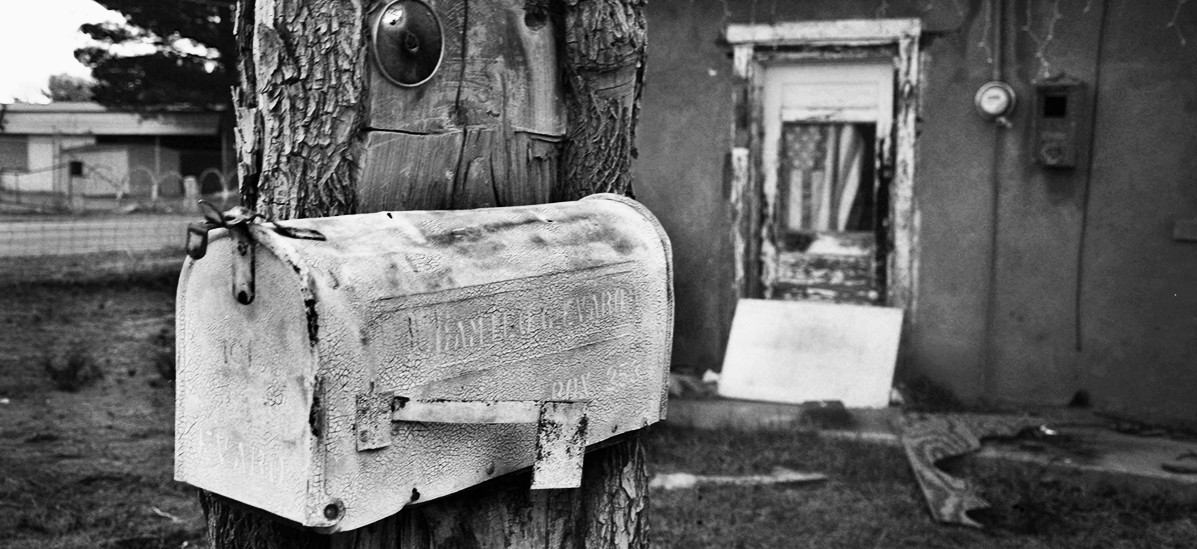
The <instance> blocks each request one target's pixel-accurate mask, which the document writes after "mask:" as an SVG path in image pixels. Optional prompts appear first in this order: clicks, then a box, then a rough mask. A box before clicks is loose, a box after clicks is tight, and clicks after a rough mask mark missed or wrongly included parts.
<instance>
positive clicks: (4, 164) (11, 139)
mask: <svg viewBox="0 0 1197 549" xmlns="http://www.w3.org/2000/svg"><path fill="white" fill-rule="evenodd" d="M0 171H4V172H27V171H29V141H28V140H27V139H26V138H24V137H17V136H11V135H0Z"/></svg>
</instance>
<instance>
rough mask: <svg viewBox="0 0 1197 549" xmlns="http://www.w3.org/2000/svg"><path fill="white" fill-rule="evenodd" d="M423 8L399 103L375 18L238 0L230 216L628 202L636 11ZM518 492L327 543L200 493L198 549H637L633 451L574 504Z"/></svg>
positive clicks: (433, 506)
mask: <svg viewBox="0 0 1197 549" xmlns="http://www.w3.org/2000/svg"><path fill="white" fill-rule="evenodd" d="M427 1H428V4H429V5H431V6H432V7H433V8H434V9H436V10H437V11H438V13H439V14H440V16H441V18H442V23H443V25H444V27H445V46H446V52H445V61H444V64H443V65H442V67H441V70H440V71H439V73H438V76H436V77H435V78H434V79H433V81H431V82H430V83H429V84H428V86H427V87H426V89H417V90H411V89H400V88H394V87H388V86H387V85H386V84H385V83H384V82H383V81H382V80H381V79H380V78H379V76H378V75H377V74H376V71H374V69H373V68H372V66H371V65H370V60H369V58H368V56H367V53H366V52H367V51H368V48H367V41H368V33H369V22H370V17H371V15H372V14H373V13H374V10H375V9H376V8H378V7H380V5H381V4H382V2H379V1H377V0H241V2H240V3H239V6H238V10H237V14H238V20H237V31H236V32H237V38H238V43H239V45H240V47H241V51H239V52H238V61H239V68H240V69H241V79H242V80H241V86H240V88H239V89H238V90H234V103H235V105H236V110H237V129H238V131H237V139H238V160H239V163H238V172H239V175H240V177H241V181H242V198H243V202H244V203H245V205H246V206H248V207H250V208H252V209H255V210H257V211H258V212H260V213H263V214H265V215H267V216H269V217H272V218H276V219H287V218H293V217H317V216H326V215H341V214H349V213H359V212H369V211H380V210H394V209H437V208H469V207H479V206H508V205H517V204H528V203H537V202H545V201H549V200H572V199H577V198H580V197H582V196H584V195H587V194H591V193H595V192H616V193H623V194H630V193H631V179H630V175H629V167H630V162H631V157H632V156H634V154H635V149H634V147H633V138H634V129H635V125H636V120H637V116H638V110H639V98H640V90H641V87H642V79H643V67H644V55H645V36H646V33H645V21H644V15H643V8H644V1H643V0H485V1H482V2H479V1H478V0H474V1H473V2H471V0H427ZM545 29H547V30H545ZM545 33H548V34H545ZM529 484H530V475H529V474H527V473H522V474H514V475H508V476H506V477H503V478H499V479H496V480H494V481H491V482H488V483H486V484H483V485H480V486H477V487H475V488H473V489H471V490H468V491H466V492H463V493H460V494H455V495H453V496H449V497H446V498H441V499H439V500H435V501H432V502H429V503H426V504H422V505H418V506H415V507H412V508H409V509H406V510H404V511H403V512H401V513H399V514H398V515H395V516H393V517H391V518H388V519H386V520H383V521H380V522H378V523H376V524H373V525H370V526H367V527H365V528H361V529H359V530H355V531H351V532H345V533H340V534H334V535H332V536H325V535H320V534H316V533H314V532H311V531H308V530H305V529H302V528H300V527H299V526H298V525H295V524H293V523H290V522H287V521H284V520H281V519H277V518H275V517H273V516H271V515H268V514H266V513H263V512H260V511H258V510H256V509H253V508H250V507H247V506H245V505H241V504H239V503H236V502H233V501H231V500H228V499H226V498H223V497H221V496H218V495H215V494H211V493H206V492H204V493H202V494H201V502H202V504H203V507H204V511H205V514H206V516H207V522H208V534H209V537H210V539H211V542H212V546H213V547H215V548H231V547H251V548H262V549H267V548H271V549H272V548H309V547H310V548H325V547H338V548H362V549H365V548H382V547H404V548H406V547H533V546H534V547H579V548H580V547H597V548H602V547H646V546H647V545H648V523H647V517H646V514H645V511H646V505H647V474H646V471H645V466H644V450H643V447H642V445H641V443H640V440H639V438H638V436H635V435H632V436H628V437H625V438H622V439H620V440H617V441H615V442H614V443H612V444H610V445H608V446H606V447H605V448H602V449H598V450H595V451H593V452H591V453H589V454H588V455H587V457H586V465H585V470H584V472H583V484H582V488H580V489H577V490H551V491H536V492H532V491H530V490H529V489H528V486H529Z"/></svg>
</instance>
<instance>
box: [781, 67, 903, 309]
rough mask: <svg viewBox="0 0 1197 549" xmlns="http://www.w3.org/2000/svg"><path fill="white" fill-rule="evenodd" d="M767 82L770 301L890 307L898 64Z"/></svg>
mask: <svg viewBox="0 0 1197 549" xmlns="http://www.w3.org/2000/svg"><path fill="white" fill-rule="evenodd" d="M763 73H764V74H763V79H764V82H763V85H764V109H763V113H762V114H763V120H764V133H765V135H764V143H763V145H764V150H763V163H764V176H765V177H764V186H763V190H764V195H765V196H764V205H765V212H764V216H763V220H762V224H763V227H762V229H763V230H762V231H761V232H760V234H761V235H762V236H761V238H762V242H761V278H762V280H761V282H762V288H763V293H764V297H766V298H769V299H797V300H820V301H832V302H837V303H858V304H871V305H883V304H885V303H884V300H885V295H886V291H885V290H886V288H885V284H886V269H885V265H886V249H887V248H888V245H887V244H888V243H887V237H886V235H887V231H886V226H887V215H888V211H889V188H888V184H887V181H886V177H885V170H883V169H882V167H883V162H882V159H884V158H888V157H889V156H888V147H889V144H890V139H889V135H890V129H891V128H892V126H893V124H892V120H893V97H894V94H893V90H894V67H893V62H892V61H891V60H885V61H869V62H851V63H848V62H837V63H802V64H784V65H768V66H766V67H765V70H764V71H763Z"/></svg>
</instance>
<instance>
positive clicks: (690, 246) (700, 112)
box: [635, 0, 1197, 421]
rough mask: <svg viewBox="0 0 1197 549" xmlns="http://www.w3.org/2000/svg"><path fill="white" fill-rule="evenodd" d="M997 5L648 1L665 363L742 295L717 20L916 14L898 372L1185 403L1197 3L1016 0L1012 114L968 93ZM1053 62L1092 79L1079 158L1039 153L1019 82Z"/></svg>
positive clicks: (643, 185)
mask: <svg viewBox="0 0 1197 549" xmlns="http://www.w3.org/2000/svg"><path fill="white" fill-rule="evenodd" d="M988 6H989V4H988V3H987V2H985V1H982V0H957V1H955V2H953V1H951V0H933V1H919V2H832V1H830V0H826V1H804V2H800V3H799V2H780V1H779V2H739V3H736V2H728V3H724V2H718V1H713V0H712V1H704V0H694V1H692V2H676V1H666V0H662V1H659V2H650V3H649V8H648V9H649V44H650V47H649V51H650V54H649V62H648V67H647V88H646V90H645V94H644V104H643V105H644V110H643V118H642V122H641V126H640V129H639V133H638V146H639V150H640V158H639V160H638V161H637V163H636V165H635V173H636V176H637V185H636V192H637V195H638V197H639V198H640V199H641V200H643V201H644V202H645V203H646V204H648V205H649V207H650V208H652V209H653V211H654V212H656V213H657V214H658V215H659V216H660V217H661V219H662V222H663V224H664V225H665V227H666V230H667V231H669V234H670V236H671V237H672V239H673V242H674V247H675V254H676V262H677V273H678V277H677V278H678V280H677V288H678V291H677V298H678V315H677V318H678V324H677V332H676V339H675V351H674V360H675V364H686V365H690V366H695V367H698V368H706V367H710V368H715V369H717V368H718V366H719V363H720V362H721V360H722V355H723V350H724V347H725V344H726V339H727V333H728V330H729V328H730V320H731V316H732V313H733V310H734V302H735V293H734V289H733V288H732V276H733V274H732V273H733V271H732V253H731V249H730V243H729V236H728V235H729V234H730V230H731V229H730V226H729V222H730V212H729V211H728V206H727V199H726V196H727V183H726V181H727V178H726V176H725V172H726V157H727V152H728V146H729V145H728V143H729V135H730V129H731V108H732V103H731V94H732V79H731V76H730V68H731V61H730V59H729V58H728V53H729V52H728V50H727V49H726V48H725V47H723V46H720V45H719V44H718V38H719V36H720V33H721V31H722V30H723V28H724V27H725V25H726V24H727V23H729V22H756V23H770V22H784V21H797V20H820V19H850V18H873V17H878V16H884V17H919V18H921V19H922V20H923V29H924V30H923V40H922V50H923V54H924V57H923V69H922V70H923V72H922V74H923V83H924V85H923V89H922V90H921V94H922V95H921V101H922V112H921V120H920V125H919V138H918V144H917V149H918V151H917V154H918V161H917V164H916V174H915V199H916V203H917V207H918V210H919V213H920V218H921V224H920V229H919V258H920V263H919V276H918V278H917V280H916V284H915V286H916V287H915V293H916V296H917V302H916V306H915V308H914V310H913V311H911V313H910V314H912V317H911V318H912V326H911V328H912V329H911V333H910V334H909V336H910V337H909V338H908V339H907V340H906V341H905V342H904V344H905V345H907V351H908V356H909V357H910V359H911V360H910V363H909V364H906V365H904V366H903V368H904V370H905V371H904V372H903V375H904V376H906V377H913V376H916V375H923V376H926V377H928V378H930V379H931V380H933V381H935V382H937V383H938V384H940V385H942V386H944V387H946V388H948V389H950V390H952V391H953V392H954V393H956V394H957V396H960V397H962V398H965V399H968V400H972V401H982V400H988V401H998V402H1008V403H1022V404H1064V403H1066V402H1068V401H1069V400H1070V399H1071V398H1072V397H1073V396H1074V395H1075V394H1076V393H1077V392H1078V391H1086V392H1087V393H1088V394H1089V396H1090V397H1091V400H1092V401H1093V403H1094V405H1096V406H1097V407H1099V408H1102V409H1106V410H1118V411H1125V412H1129V413H1132V414H1134V415H1138V416H1143V417H1152V418H1167V419H1178V420H1182V421H1197V335H1195V334H1197V289H1195V288H1194V284H1193V280H1194V279H1197V244H1192V243H1182V242H1175V241H1173V240H1172V238H1171V230H1172V224H1173V222H1174V221H1176V220H1178V219H1186V218H1197V181H1194V180H1195V179H1197V154H1194V151H1197V6H1181V8H1180V9H1179V10H1178V9H1177V4H1176V3H1175V2H1163V1H1159V2H1143V3H1139V2H1132V1H1131V0H1110V1H1109V2H1108V3H1106V2H1102V1H1101V0H1092V1H1086V0H1068V1H1060V2H1028V1H1027V0H1020V1H1014V0H1007V1H1006V3H1005V6H1006V10H1005V17H1006V21H1005V24H1004V25H1003V33H1002V36H1003V42H1004V46H1005V47H1004V53H1005V55H1003V61H1004V65H1005V67H1004V80H1005V81H1006V82H1008V83H1009V84H1010V85H1011V86H1013V87H1014V89H1015V90H1016V92H1017V93H1018V95H1019V99H1020V105H1019V108H1018V110H1017V112H1016V113H1015V115H1014V116H1013V118H1012V122H1013V127H1011V128H1009V129H998V128H996V127H994V126H993V125H992V124H989V123H987V122H984V121H983V120H981V119H980V118H979V117H977V116H976V114H975V112H974V109H973V105H972V97H973V94H974V93H975V92H976V90H977V88H978V87H979V86H981V84H983V83H984V82H986V81H988V80H990V78H991V65H990V62H989V60H990V59H991V56H992V53H993V52H991V51H989V49H987V48H986V47H983V46H982V45H981V43H982V42H983V41H984V40H985V37H986V33H987V32H988V31H989V25H990V24H992V22H991V21H990V18H989V17H988V15H987V11H988ZM1106 9H1108V13H1105V14H1104V15H1103V11H1104V10H1106ZM1174 14H1176V16H1177V20H1176V23H1175V25H1174V26H1169V22H1170V21H1171V20H1172V18H1173V16H1174ZM1103 16H1104V18H1105V24H1104V30H1103V24H1102V19H1103ZM1053 20H1054V24H1053V23H1052V21H1053ZM1049 34H1050V36H1051V40H1050V41H1047V40H1046V37H1048V36H1049ZM1182 38H1183V39H1182ZM1186 42H1187V44H1186ZM1060 72H1063V73H1065V74H1067V75H1068V76H1072V77H1075V78H1079V79H1080V80H1082V81H1084V82H1086V83H1087V84H1088V100H1089V101H1092V100H1093V99H1094V98H1096V99H1097V103H1096V105H1097V107H1096V117H1095V118H1093V119H1092V122H1093V124H1092V128H1093V133H1092V136H1093V150H1092V153H1093V157H1092V159H1093V162H1092V166H1093V169H1092V173H1091V174H1090V170H1089V167H1088V166H1089V155H1088V154H1082V156H1081V157H1080V159H1079V160H1080V162H1079V165H1078V167H1077V168H1076V169H1073V170H1045V169H1043V168H1041V167H1040V166H1038V165H1036V164H1033V163H1032V162H1031V161H1030V143H1031V139H1032V126H1031V123H1030V115H1031V110H1032V109H1031V108H1030V104H1031V98H1032V97H1033V87H1032V84H1031V82H1032V81H1033V80H1035V79H1038V78H1041V77H1043V76H1044V75H1045V74H1053V75H1054V74H1058V73H1060ZM1095 83H1096V88H1095V87H1094V86H1095ZM1090 106H1092V103H1090ZM1086 118H1088V117H1087V116H1086ZM1083 133H1084V134H1085V135H1087V134H1088V132H1087V130H1086V131H1085V132H1083ZM1087 141H1088V139H1087V137H1086V138H1085V139H1083V140H1082V142H1083V143H1087Z"/></svg>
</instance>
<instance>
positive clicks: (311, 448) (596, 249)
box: [175, 195, 673, 531]
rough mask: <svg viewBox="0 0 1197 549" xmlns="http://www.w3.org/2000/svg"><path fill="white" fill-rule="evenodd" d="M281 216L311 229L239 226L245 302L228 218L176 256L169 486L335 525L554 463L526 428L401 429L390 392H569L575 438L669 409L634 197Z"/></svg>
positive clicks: (465, 395)
mask: <svg viewBox="0 0 1197 549" xmlns="http://www.w3.org/2000/svg"><path fill="white" fill-rule="evenodd" d="M283 225H285V226H288V227H293V228H304V229H312V230H317V231H319V232H320V233H322V234H323V235H324V236H325V237H326V239H325V240H323V241H319V240H302V239H292V238H287V237H286V236H283V235H281V234H278V233H276V232H275V231H272V230H269V229H268V228H267V226H261V225H255V226H251V228H250V232H251V235H252V237H253V239H254V241H255V243H256V246H255V252H254V253H255V258H254V261H255V277H256V280H255V287H256V296H255V298H254V300H253V301H252V302H251V303H250V304H248V305H242V304H241V303H238V302H237V300H235V299H234V298H233V296H232V295H231V293H230V291H229V288H230V284H231V278H230V277H231V276H232V261H233V254H234V250H233V242H232V239H231V238H229V237H228V235H227V233H226V232H225V231H224V230H223V229H218V230H214V231H213V232H212V233H211V238H210V242H209V250H208V253H207V255H206V256H204V257H203V258H202V259H200V260H191V259H188V260H187V263H186V264H185V266H184V268H183V274H182V277H181V280H180V283H179V290H178V300H177V303H178V305H177V307H178V314H177V319H178V320H177V322H178V338H179V345H178V355H179V356H178V389H177V410H176V439H175V478H176V479H177V480H181V481H184V482H187V483H189V484H192V485H195V486H198V487H200V488H203V489H206V490H210V491H213V492H216V493H219V494H222V495H224V496H227V497H230V498H232V499H235V500H238V501H241V502H243V503H246V504H249V505H252V506H255V507H258V508H261V509H265V510H267V511H269V512H271V513H274V514H276V515H279V516H282V517H284V518H287V519H290V520H294V521H297V522H300V523H302V524H304V525H307V526H312V527H319V528H323V529H326V530H328V531H338V530H349V529H353V528H357V527H360V526H364V525H366V524H369V523H372V522H374V521H377V520H379V519H382V518H385V517H387V516H390V515H392V514H394V513H396V512H398V511H399V510H401V509H402V508H403V507H404V506H405V505H407V504H408V503H410V502H411V501H413V499H412V498H413V497H414V496H413V494H417V493H418V494H419V497H420V501H426V500H428V499H433V498H436V497H440V496H444V495H447V494H451V493H454V492H457V491H460V490H462V489H465V488H468V487H470V486H473V485H476V484H478V483H481V482H483V481H486V480H488V479H490V478H494V477H495V476H498V475H502V474H505V473H509V472H513V471H517V470H522V469H527V468H529V467H532V466H533V465H534V463H536V464H537V465H538V467H539V466H541V465H542V464H540V463H539V462H537V461H536V460H537V458H538V452H543V454H544V455H545V456H552V455H556V454H555V453H554V452H555V451H552V449H550V448H541V447H540V446H539V445H538V444H540V443H538V433H537V424H536V423H535V422H533V423H470V422H464V423H463V422H460V421H457V422H452V421H446V422H424V421H400V420H397V419H395V418H393V417H392V413H391V412H392V410H391V408H390V407H391V406H394V403H395V402H401V401H402V399H411V400H416V399H419V400H421V401H439V400H444V401H453V402H466V403H469V402H509V401H524V402H528V401H531V402H541V403H547V402H550V401H553V402H561V401H570V402H581V403H585V405H584V409H585V417H584V418H582V420H581V421H582V423H581V425H583V426H584V428H583V429H582V430H581V431H579V435H578V436H581V437H584V439H585V443H586V444H587V445H594V444H596V443H598V442H601V441H603V440H605V439H607V438H610V437H612V436H616V435H618V434H621V433H624V432H628V431H632V430H635V429H639V428H641V427H643V426H645V425H647V424H650V423H654V422H656V421H659V420H660V419H662V418H663V417H664V415H665V396H666V380H667V376H668V360H669V354H670V344H671V340H672V329H673V289H672V266H671V265H672V258H671V255H670V247H669V240H668V238H667V237H666V236H665V233H664V232H663V231H662V229H661V227H660V225H659V224H658V223H657V221H656V218H654V217H653V216H652V214H650V213H649V212H648V211H647V210H646V209H644V207H643V206H641V205H640V204H639V203H637V202H635V201H632V200H630V199H627V198H623V197H619V196H615V195H595V196H592V197H588V198H586V199H584V200H581V201H578V202H564V203H558V204H549V205H542V206H521V207H513V208H490V209H482V210H470V211H451V212H446V211H426V212H390V213H373V214H363V215H353V216H342V217H333V218H322V219H305V220H294V221H289V222H284V223H283ZM578 409H582V408H578ZM541 421H542V422H543V418H542V420H541ZM561 455H572V454H571V452H565V453H564V454H561ZM570 459H573V458H570ZM571 474H572V473H571ZM554 482H556V483H558V484H559V483H560V482H562V481H560V480H558V481H554Z"/></svg>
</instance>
